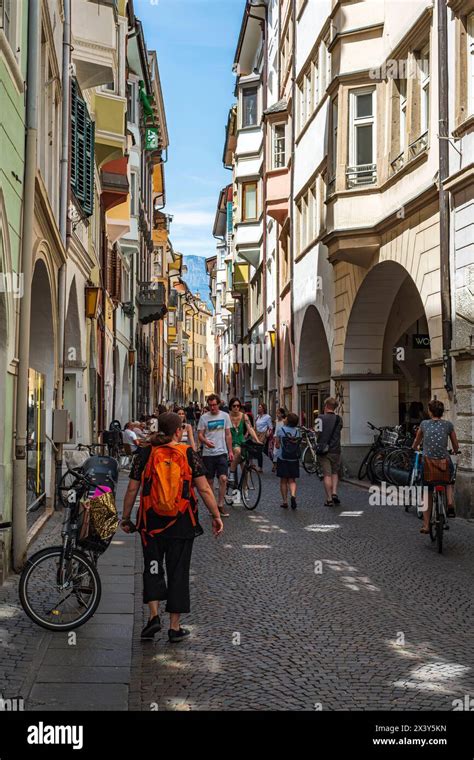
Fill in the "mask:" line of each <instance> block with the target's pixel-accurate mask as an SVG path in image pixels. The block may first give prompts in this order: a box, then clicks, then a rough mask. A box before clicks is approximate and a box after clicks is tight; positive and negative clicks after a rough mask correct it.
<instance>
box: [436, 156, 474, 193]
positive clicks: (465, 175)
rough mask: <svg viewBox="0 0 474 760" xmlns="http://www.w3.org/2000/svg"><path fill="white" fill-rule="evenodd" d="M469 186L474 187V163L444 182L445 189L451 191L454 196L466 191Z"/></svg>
mask: <svg viewBox="0 0 474 760" xmlns="http://www.w3.org/2000/svg"><path fill="white" fill-rule="evenodd" d="M468 185H471V186H473V185H474V163H472V162H471V163H470V164H468V165H467V166H464V167H463V168H462V169H460V170H459V171H458V172H456V173H455V174H451V175H450V176H449V177H447V178H446V179H445V180H444V182H443V187H444V189H445V190H449V192H450V193H453V195H455V194H456V193H459V192H460V191H461V190H464V188H465V187H467V186H468Z"/></svg>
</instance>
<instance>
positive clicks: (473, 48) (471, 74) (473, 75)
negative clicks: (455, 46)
mask: <svg viewBox="0 0 474 760" xmlns="http://www.w3.org/2000/svg"><path fill="white" fill-rule="evenodd" d="M467 78H468V113H469V114H474V13H471V14H470V15H469V16H468V17H467Z"/></svg>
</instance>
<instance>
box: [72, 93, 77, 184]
mask: <svg viewBox="0 0 474 760" xmlns="http://www.w3.org/2000/svg"><path fill="white" fill-rule="evenodd" d="M71 187H72V190H73V192H74V194H75V195H76V194H77V84H76V80H75V79H71Z"/></svg>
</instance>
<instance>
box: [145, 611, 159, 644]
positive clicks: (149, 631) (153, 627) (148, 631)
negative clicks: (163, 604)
mask: <svg viewBox="0 0 474 760" xmlns="http://www.w3.org/2000/svg"><path fill="white" fill-rule="evenodd" d="M158 631H161V620H160V616H159V615H155V617H152V618H151V619H150V620H149V621H148V623H147V624H146V626H145V627H144V629H143V631H142V632H141V636H140V638H141V639H144V640H145V641H153V638H154V636H155V633H158Z"/></svg>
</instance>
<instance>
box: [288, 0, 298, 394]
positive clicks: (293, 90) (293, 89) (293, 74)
mask: <svg viewBox="0 0 474 760" xmlns="http://www.w3.org/2000/svg"><path fill="white" fill-rule="evenodd" d="M291 6H292V8H291V12H292V14H293V51H292V54H293V61H292V64H291V69H292V71H291V110H292V114H291V184H290V187H291V189H290V198H289V201H290V208H289V212H290V233H291V234H290V272H291V275H290V280H291V285H290V304H291V306H290V339H291V342H292V344H293V346H294V345H295V327H294V323H293V314H294V308H295V297H294V294H295V290H294V287H293V279H294V270H295V265H294V255H293V254H294V251H293V240H294V237H295V236H294V230H293V218H294V214H293V198H294V194H295V191H294V188H295V137H296V134H295V122H296V119H295V94H296V85H295V83H296V0H292V3H291ZM293 381H294V378H293Z"/></svg>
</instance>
